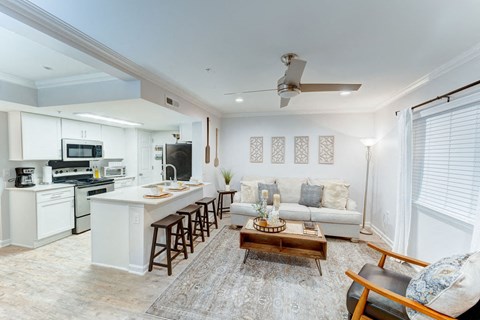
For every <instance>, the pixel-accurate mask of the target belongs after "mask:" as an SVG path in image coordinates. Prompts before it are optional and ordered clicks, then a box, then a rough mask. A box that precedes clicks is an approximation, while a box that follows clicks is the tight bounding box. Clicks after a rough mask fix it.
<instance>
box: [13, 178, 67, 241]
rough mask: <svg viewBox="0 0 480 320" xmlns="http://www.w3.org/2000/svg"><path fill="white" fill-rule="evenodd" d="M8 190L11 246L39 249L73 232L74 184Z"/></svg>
mask: <svg viewBox="0 0 480 320" xmlns="http://www.w3.org/2000/svg"><path fill="white" fill-rule="evenodd" d="M34 188H36V187H34ZM8 190H9V200H10V232H11V240H12V245H17V246H21V247H27V248H37V247H39V246H42V245H45V244H47V243H50V242H53V241H56V240H58V239H61V238H63V237H66V236H69V235H70V234H72V229H73V228H74V224H75V220H74V219H75V212H74V210H75V207H74V206H75V203H74V191H73V186H67V187H63V188H56V189H54V190H46V191H35V189H33V190H28V189H27V188H23V189H15V188H9V189H8Z"/></svg>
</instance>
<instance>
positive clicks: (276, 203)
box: [273, 193, 280, 209]
mask: <svg viewBox="0 0 480 320" xmlns="http://www.w3.org/2000/svg"><path fill="white" fill-rule="evenodd" d="M273 206H274V207H275V209H278V207H280V195H279V194H278V193H275V194H274V195H273Z"/></svg>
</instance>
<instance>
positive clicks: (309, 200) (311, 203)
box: [298, 183, 323, 208]
mask: <svg viewBox="0 0 480 320" xmlns="http://www.w3.org/2000/svg"><path fill="white" fill-rule="evenodd" d="M322 194H323V186H313V185H308V184H306V183H303V184H302V190H301V194H300V201H298V204H301V205H303V206H307V207H315V208H320V206H321V203H322Z"/></svg>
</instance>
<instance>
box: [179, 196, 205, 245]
mask: <svg viewBox="0 0 480 320" xmlns="http://www.w3.org/2000/svg"><path fill="white" fill-rule="evenodd" d="M201 209H202V207H201V206H199V205H197V204H190V205H188V206H186V207H185V208H183V209H180V210H178V211H177V214H180V215H185V216H187V218H188V219H187V220H188V222H187V226H186V227H184V229H185V230H187V237H188V240H189V242H188V244H187V245H188V246H190V252H191V253H193V242H194V241H195V240H197V239H198V237H202V242H204V241H205V236H204V235H203V223H202V213H201ZM192 216H195V217H194V219H192ZM192 224H193V225H192Z"/></svg>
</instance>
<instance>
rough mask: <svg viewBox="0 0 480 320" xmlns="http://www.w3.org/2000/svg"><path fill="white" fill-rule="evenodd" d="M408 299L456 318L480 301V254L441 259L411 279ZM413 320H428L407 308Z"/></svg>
mask: <svg viewBox="0 0 480 320" xmlns="http://www.w3.org/2000/svg"><path fill="white" fill-rule="evenodd" d="M406 296H407V298H410V299H412V300H415V301H418V302H419V303H421V304H423V305H425V306H427V307H429V308H431V309H434V310H436V311H438V312H441V313H444V314H446V315H448V316H450V317H453V318H456V317H458V316H459V315H461V314H462V313H464V312H466V311H467V310H468V309H470V308H471V307H473V306H474V305H475V304H476V303H477V302H478V301H479V300H480V251H479V252H476V253H470V254H462V255H455V256H452V257H447V258H443V259H441V260H439V261H437V262H435V263H433V264H431V265H429V266H428V267H426V268H424V269H423V270H422V271H421V272H419V273H418V274H417V275H416V276H415V277H413V278H412V280H411V281H410V283H409V284H408V287H407V293H406ZM407 314H408V316H409V318H410V319H412V320H426V319H431V318H429V317H427V316H425V315H424V314H422V313H419V312H417V311H415V310H412V309H409V308H407Z"/></svg>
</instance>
